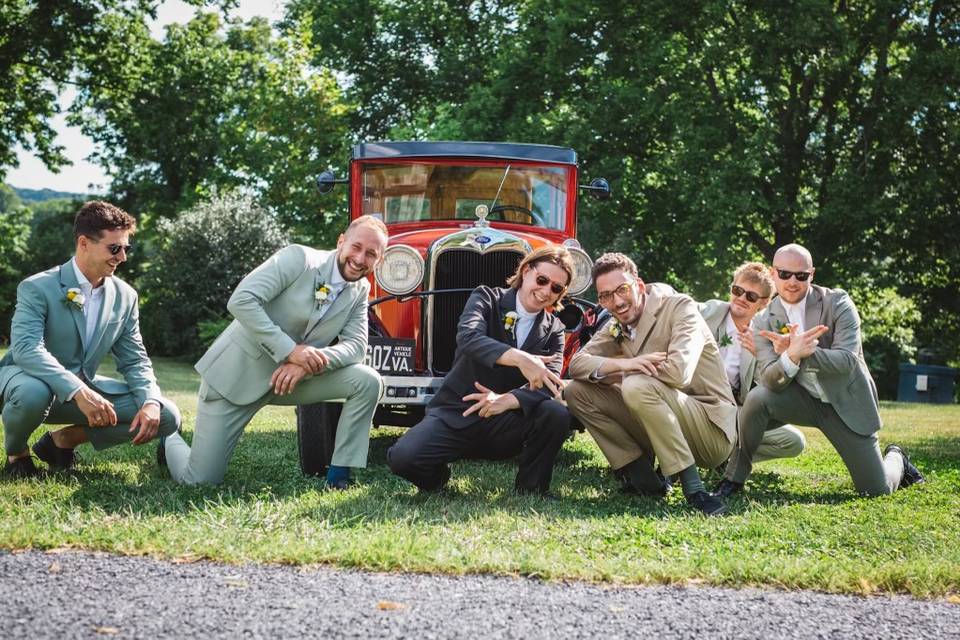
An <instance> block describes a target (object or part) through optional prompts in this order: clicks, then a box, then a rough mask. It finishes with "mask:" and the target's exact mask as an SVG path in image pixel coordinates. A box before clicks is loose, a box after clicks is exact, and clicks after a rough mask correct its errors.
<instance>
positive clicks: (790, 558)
mask: <svg viewBox="0 0 960 640" xmlns="http://www.w3.org/2000/svg"><path fill="white" fill-rule="evenodd" d="M155 365H156V367H157V372H158V375H159V377H160V381H161V386H162V388H163V389H164V392H165V393H167V394H168V395H169V396H171V397H172V398H174V399H175V400H176V402H177V403H178V404H179V406H180V408H181V410H182V412H183V415H184V425H185V429H186V433H187V437H188V439H189V437H190V434H191V432H192V429H193V424H194V418H195V411H196V389H197V387H198V384H199V381H198V377H197V376H196V374H195V373H194V372H193V369H192V368H191V367H190V366H189V365H188V364H184V363H180V362H173V361H167V360H163V359H157V360H156V361H155ZM882 414H883V418H884V421H885V426H884V428H883V431H882V432H881V435H882V437H881V440H882V443H884V444H885V443H887V442H897V443H900V444H902V445H903V446H905V448H907V450H908V451H909V452H910V453H911V455H912V457H913V459H914V460H915V462H916V463H917V464H918V466H919V467H920V469H921V470H922V471H923V472H924V473H925V474H926V476H927V484H925V485H920V486H915V487H911V488H910V489H908V490H906V491H902V492H898V493H896V494H894V495H892V496H888V497H884V498H877V499H863V498H859V497H857V495H856V494H855V492H854V490H853V485H852V483H851V481H850V480H849V478H848V476H847V472H846V470H845V468H844V467H843V464H842V463H841V461H840V459H839V457H838V456H837V455H836V453H834V451H833V450H832V449H831V447H830V446H829V444H828V443H827V441H826V440H825V439H824V438H823V437H822V436H821V435H820V434H819V432H817V431H816V430H814V429H805V430H804V431H805V433H806V435H807V439H808V450H807V451H806V452H805V453H804V454H803V455H802V456H800V457H799V458H797V459H794V460H787V461H774V462H767V463H764V464H761V465H759V467H758V468H757V472H756V473H755V475H754V477H753V480H752V482H751V484H750V485H749V489H748V492H747V495H746V497H737V498H736V499H734V500H732V501H731V502H730V506H731V509H732V512H733V515H731V516H729V517H726V518H720V519H709V520H708V519H705V518H703V517H700V516H697V515H694V513H692V512H691V511H690V510H689V509H687V508H686V507H685V506H684V502H683V498H682V496H681V495H680V492H679V491H678V490H675V491H674V492H673V493H672V494H671V495H670V496H669V497H668V499H667V500H666V501H655V500H652V499H642V498H637V497H631V496H626V495H623V494H620V493H618V491H617V489H616V485H615V483H614V481H613V480H612V479H611V477H610V475H609V473H608V471H607V465H606V462H605V460H604V459H603V456H602V455H601V454H600V451H599V449H597V447H596V445H595V444H594V443H593V441H592V440H591V438H590V437H589V436H588V435H586V434H578V435H577V437H576V439H575V440H574V441H572V442H568V443H567V444H566V445H565V446H564V449H563V451H562V453H561V455H560V458H559V461H558V463H557V468H556V472H555V475H554V487H553V488H554V491H555V492H556V493H557V494H558V495H559V496H561V498H562V500H560V501H557V502H545V501H542V500H539V499H537V498H527V497H524V498H520V497H516V496H514V495H512V493H511V491H510V488H511V487H512V485H513V475H514V472H515V468H514V466H513V465H512V464H494V463H486V462H483V463H475V462H462V463H457V464H456V465H454V475H453V481H452V483H451V487H452V489H453V492H452V494H453V495H447V496H428V497H421V496H419V495H417V492H416V490H415V489H414V488H413V487H412V486H411V485H409V484H407V483H406V482H403V481H401V480H399V479H397V478H395V477H393V476H392V475H391V474H390V472H389V470H388V469H387V467H386V465H385V452H386V449H387V448H388V447H389V446H390V444H391V443H392V442H393V441H394V440H395V439H396V438H397V437H398V435H399V434H400V433H401V431H400V430H399V429H398V430H394V429H381V430H378V431H375V432H374V434H373V438H372V441H371V446H370V449H371V451H370V466H369V468H368V469H367V470H364V471H361V472H360V473H359V479H360V480H361V482H362V484H361V485H360V486H358V487H356V488H353V489H351V490H349V491H346V492H342V493H337V492H325V491H323V490H322V484H321V481H320V480H319V479H315V478H306V477H303V476H302V475H300V472H299V468H298V464H297V451H296V440H295V428H296V427H295V423H294V417H293V410H292V409H291V408H279V407H270V408H268V409H266V410H264V411H263V412H261V413H260V414H259V415H258V416H257V417H256V419H255V420H254V421H253V422H252V423H251V425H250V426H249V427H248V428H247V431H246V433H245V435H244V437H243V439H242V440H241V442H240V445H239V446H238V448H237V451H236V454H235V455H234V457H233V460H232V461H231V463H230V467H229V471H228V473H227V478H226V481H225V483H224V484H223V485H222V486H220V487H178V486H176V485H174V484H173V483H172V482H171V481H170V480H169V477H168V475H167V472H166V470H165V469H159V468H157V466H156V462H155V449H156V447H155V445H154V444H153V443H151V444H148V445H145V446H142V447H132V446H123V447H117V448H114V449H111V450H108V451H103V452H99V453H98V452H94V451H93V450H92V449H91V448H89V446H88V445H84V446H83V447H81V448H80V449H79V452H80V455H81V456H82V457H83V461H82V463H81V464H80V467H79V472H78V474H77V475H76V476H75V477H49V478H47V479H44V480H40V481H21V482H10V481H0V548H4V549H9V550H16V549H26V548H38V549H52V548H82V549H94V550H102V551H110V552H114V553H123V554H135V555H151V556H157V557H163V558H169V559H174V560H178V561H191V560H195V559H200V558H210V559H215V560H220V561H226V562H248V561H258V562H278V563H289V564H311V563H333V564H336V565H340V566H346V567H363V568H366V569H375V570H406V571H432V572H449V573H467V572H490V573H500V574H513V575H526V576H539V577H543V578H549V579H561V578H578V579H586V580H596V581H603V582H616V583H651V582H658V583H671V582H694V583H710V584H717V585H773V586H777V587H786V588H812V589H819V590H824V591H832V592H852V593H871V592H877V591H884V592H904V593H911V594H915V595H919V596H944V595H951V594H957V593H958V592H960V406H956V405H952V406H927V405H906V404H895V403H885V404H884V405H883V407H882ZM41 433H42V430H39V431H37V433H36V434H35V435H34V438H37V437H39V436H40V435H41ZM706 480H707V482H708V483H709V484H710V485H712V484H713V483H715V482H716V480H717V478H716V477H715V476H713V475H712V474H711V475H709V476H708V477H707V478H706Z"/></svg>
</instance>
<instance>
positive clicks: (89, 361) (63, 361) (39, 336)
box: [0, 258, 161, 406]
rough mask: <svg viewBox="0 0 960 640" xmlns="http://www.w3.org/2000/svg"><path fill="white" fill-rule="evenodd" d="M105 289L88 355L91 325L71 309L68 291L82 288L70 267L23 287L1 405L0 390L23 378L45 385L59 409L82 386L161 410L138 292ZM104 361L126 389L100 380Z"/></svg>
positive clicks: (4, 364) (4, 365)
mask: <svg viewBox="0 0 960 640" xmlns="http://www.w3.org/2000/svg"><path fill="white" fill-rule="evenodd" d="M102 286H103V301H102V305H101V307H100V316H99V318H98V319H97V324H96V327H95V329H94V332H93V336H92V338H91V340H90V344H89V345H87V347H86V348H84V345H83V336H84V335H86V331H87V326H86V319H85V318H84V315H83V311H82V310H81V309H80V308H78V307H77V306H76V305H74V304H73V303H68V302H67V291H68V290H69V289H74V288H76V289H79V287H80V283H79V282H77V274H76V272H75V271H74V268H73V259H72V258H71V259H70V260H68V261H67V262H65V263H64V264H62V265H60V266H59V267H54V268H52V269H48V270H47V271H44V272H42V273H38V274H35V275H32V276H30V277H29V278H27V279H26V280H24V281H23V282H21V283H20V285H19V286H18V287H17V308H16V310H15V311H14V313H13V321H12V323H11V329H10V351H8V352H7V354H6V356H4V358H3V360H0V404H2V397H3V396H2V394H3V390H4V389H5V388H6V386H7V384H8V383H9V382H10V380H12V379H13V378H14V377H15V376H16V375H18V374H20V373H26V374H27V375H30V376H33V377H34V378H38V379H40V380H43V381H44V382H45V383H46V384H47V386H48V387H50V389H51V390H52V391H53V393H54V395H55V396H56V399H57V400H58V401H59V402H65V401H66V399H67V397H68V396H70V395H71V394H72V393H73V392H74V391H76V390H78V389H79V388H80V387H81V386H82V385H87V386H89V387H91V388H93V389H95V390H97V391H98V392H100V393H110V394H122V393H127V392H132V393H133V394H134V397H135V398H136V401H137V402H138V403H139V404H140V405H141V406H142V405H143V403H144V402H146V401H147V400H156V401H157V402H161V397H160V388H159V387H158V386H157V379H156V377H155V376H154V374H153V365H152V364H151V363H150V358H149V357H148V356H147V350H146V349H145V348H144V346H143V339H142V338H141V337H140V310H139V307H138V306H137V292H136V291H135V290H134V289H133V287H131V286H130V285H128V284H127V283H126V282H124V281H123V280H121V279H120V278H117V277H115V276H113V277H108V278H105V279H104V282H103V285H102ZM107 353H112V354H113V356H114V359H115V361H116V365H117V371H119V372H120V374H121V375H122V376H123V378H124V380H125V381H126V382H121V381H119V380H114V379H112V378H107V377H104V376H98V375H97V369H99V367H100V363H101V362H102V361H103V359H104V358H105V357H106V355H107Z"/></svg>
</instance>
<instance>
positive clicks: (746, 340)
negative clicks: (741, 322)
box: [737, 327, 780, 358]
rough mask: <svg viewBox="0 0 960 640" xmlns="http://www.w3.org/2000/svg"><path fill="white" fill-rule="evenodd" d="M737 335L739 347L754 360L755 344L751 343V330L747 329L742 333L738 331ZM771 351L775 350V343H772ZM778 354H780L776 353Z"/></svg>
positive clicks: (755, 354) (755, 353)
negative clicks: (747, 352)
mask: <svg viewBox="0 0 960 640" xmlns="http://www.w3.org/2000/svg"><path fill="white" fill-rule="evenodd" d="M737 334H738V335H739V336H740V346H741V347H743V348H744V349H746V350H747V351H749V352H750V353H751V354H752V355H753V357H754V358H756V357H757V344H756V343H755V342H754V341H753V330H752V329H751V328H750V327H747V328H746V329H744V330H743V331H738V332H737ZM773 350H774V351H776V350H777V343H773ZM777 353H778V354H779V353H780V352H779V351H777Z"/></svg>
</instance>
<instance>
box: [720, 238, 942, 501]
mask: <svg viewBox="0 0 960 640" xmlns="http://www.w3.org/2000/svg"><path fill="white" fill-rule="evenodd" d="M813 274H814V267H813V258H812V257H811V255H810V252H809V251H807V250H806V249H805V248H803V247H801V246H800V245H798V244H788V245H785V246H783V247H780V248H779V249H777V252H776V254H774V256H773V267H772V268H771V275H772V276H773V280H774V283H775V285H776V287H777V293H778V294H779V297H777V298H776V299H775V300H774V301H773V302H771V303H770V306H769V307H767V310H766V311H765V312H764V313H763V315H762V316H761V317H760V318H759V321H758V323H757V324H758V326H759V329H760V331H759V332H758V335H759V339H758V340H757V367H758V369H759V371H760V385H759V386H757V387H754V388H753V390H752V391H750V393H749V394H748V395H747V401H746V402H745V403H744V405H743V409H742V410H741V412H740V438H739V440H738V442H737V447H736V449H734V452H733V454H732V455H731V456H730V462H729V463H728V464H727V469H726V473H725V474H724V479H723V480H722V481H721V482H720V485H719V486H718V487H717V490H716V494H717V495H719V496H721V497H726V496H729V495H731V494H734V493H737V492H739V491H742V490H743V486H744V483H745V482H746V480H747V478H748V477H749V476H750V473H751V471H752V469H753V462H754V461H755V456H756V452H757V448H758V447H759V445H760V442H761V441H762V439H763V435H764V433H766V432H767V431H768V430H770V429H774V428H777V427H780V426H781V425H783V424H785V423H787V422H790V423H793V424H799V425H804V426H810V427H817V428H818V429H820V431H822V432H823V434H824V435H825V436H826V437H827V439H828V440H829V441H830V444H832V445H833V447H834V449H836V450H837V453H839V454H840V457H841V458H842V459H843V462H844V464H845V465H846V467H847V470H848V471H849V472H850V477H851V478H852V479H853V484H854V486H855V487H856V489H857V492H859V493H860V494H862V495H866V496H878V495H887V494H890V493H893V492H894V491H896V490H897V489H902V488H904V487H908V486H910V485H912V484H917V483H921V482H923V481H924V478H923V475H922V474H921V473H920V471H919V470H918V469H917V468H916V467H915V466H914V465H913V464H912V463H911V462H910V459H909V458H908V457H907V455H906V454H905V453H904V452H903V450H901V449H900V447H898V446H897V445H893V444H892V445H888V446H887V448H886V451H885V452H884V454H883V455H881V454H880V446H879V438H878V436H877V432H878V431H879V430H880V425H881V423H880V411H879V403H878V401H877V389H876V386H875V385H874V383H873V378H871V377H870V372H869V371H868V370H867V363H866V361H865V360H864V358H863V345H862V341H861V336H860V316H859V314H858V313H857V308H856V306H855V305H854V304H853V300H851V299H850V296H849V295H847V293H846V292H845V291H842V290H840V289H828V288H826V287H820V286H817V285H814V284H812V283H813Z"/></svg>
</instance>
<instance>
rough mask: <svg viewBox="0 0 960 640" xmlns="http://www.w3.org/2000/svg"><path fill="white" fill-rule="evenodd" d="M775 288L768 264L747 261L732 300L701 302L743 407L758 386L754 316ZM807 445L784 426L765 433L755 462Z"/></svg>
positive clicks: (735, 277) (797, 451) (739, 270)
mask: <svg viewBox="0 0 960 640" xmlns="http://www.w3.org/2000/svg"><path fill="white" fill-rule="evenodd" d="M773 291H774V284H773V279H772V278H771V276H770V273H769V271H768V269H767V267H765V266H764V265H763V264H761V263H759V262H746V263H744V264H742V265H740V266H739V267H738V268H737V270H736V271H735V272H734V274H733V283H732V284H731V285H730V299H729V301H726V300H708V301H706V302H702V303H700V305H699V306H700V315H702V316H703V319H704V320H705V321H706V323H707V327H709V328H710V333H711V334H713V337H714V338H715V339H716V341H717V345H718V346H719V347H720V358H721V360H723V364H724V369H725V370H726V373H727V380H728V381H729V382H730V388H731V389H732V390H733V396H734V398H735V399H736V401H737V405H738V406H741V407H742V406H743V403H744V402H745V401H746V399H747V394H748V393H749V392H750V389H752V388H753V387H754V386H755V385H756V372H757V358H756V346H755V341H754V339H753V319H754V318H755V317H756V314H757V312H758V311H760V310H761V309H763V308H764V307H765V306H766V305H767V301H769V300H770V297H771V296H772V295H773ZM805 446H806V440H805V438H804V437H803V433H801V432H800V430H799V429H797V428H796V427H793V426H791V425H783V426H782V427H777V428H776V429H770V430H769V431H767V432H765V433H764V434H763V440H761V441H760V446H759V447H758V448H757V452H756V453H755V454H754V457H753V461H754V463H757V462H763V461H764V460H772V459H774V458H792V457H795V456H798V455H800V454H801V453H802V452H803V449H804V447H805Z"/></svg>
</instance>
